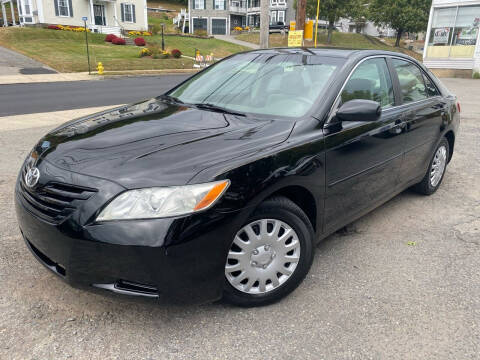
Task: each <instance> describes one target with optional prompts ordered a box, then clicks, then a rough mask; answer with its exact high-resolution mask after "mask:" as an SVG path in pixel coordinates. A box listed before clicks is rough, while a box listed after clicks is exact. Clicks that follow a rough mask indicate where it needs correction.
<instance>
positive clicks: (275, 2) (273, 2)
mask: <svg viewBox="0 0 480 360" xmlns="http://www.w3.org/2000/svg"><path fill="white" fill-rule="evenodd" d="M277 3H278V0H270V6H275V5H277Z"/></svg>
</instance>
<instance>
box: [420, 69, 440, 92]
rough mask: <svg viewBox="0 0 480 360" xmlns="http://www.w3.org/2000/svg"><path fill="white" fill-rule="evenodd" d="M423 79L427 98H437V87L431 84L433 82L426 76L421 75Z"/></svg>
mask: <svg viewBox="0 0 480 360" xmlns="http://www.w3.org/2000/svg"><path fill="white" fill-rule="evenodd" d="M423 79H424V80H425V87H426V88H427V94H428V96H430V97H431V96H437V95H440V93H439V92H438V89H437V87H436V86H435V85H434V84H433V82H432V81H431V80H430V79H429V78H428V77H427V75H425V74H423Z"/></svg>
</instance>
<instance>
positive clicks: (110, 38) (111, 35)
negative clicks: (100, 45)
mask: <svg viewBox="0 0 480 360" xmlns="http://www.w3.org/2000/svg"><path fill="white" fill-rule="evenodd" d="M116 38H117V36H116V35H114V34H108V35H107V36H105V41H108V42H113V39H116Z"/></svg>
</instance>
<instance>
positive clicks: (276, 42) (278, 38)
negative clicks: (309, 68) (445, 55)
mask: <svg viewBox="0 0 480 360" xmlns="http://www.w3.org/2000/svg"><path fill="white" fill-rule="evenodd" d="M236 38H237V39H239V40H243V41H248V42H251V43H255V44H259V43H260V39H259V33H248V34H240V35H237V36H236ZM269 45H270V47H282V46H287V45H288V35H285V36H283V35H282V34H271V35H270V38H269ZM305 46H307V47H313V41H305ZM317 46H318V47H325V46H334V47H341V48H349V49H375V50H389V51H398V52H402V53H405V54H408V55H410V56H412V57H414V58H416V59H417V60H421V59H422V57H421V55H419V54H417V53H415V52H414V51H410V50H407V49H404V48H394V47H392V46H389V45H388V44H385V43H382V42H381V41H380V40H378V39H376V38H374V37H370V36H368V37H367V36H365V35H362V34H355V33H341V32H337V31H335V32H334V33H333V34H332V43H331V44H330V45H328V44H327V32H326V31H321V32H319V36H318V38H317Z"/></svg>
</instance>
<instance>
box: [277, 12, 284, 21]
mask: <svg viewBox="0 0 480 360" xmlns="http://www.w3.org/2000/svg"><path fill="white" fill-rule="evenodd" d="M277 21H278V22H282V23H285V11H279V12H278V13H277Z"/></svg>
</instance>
